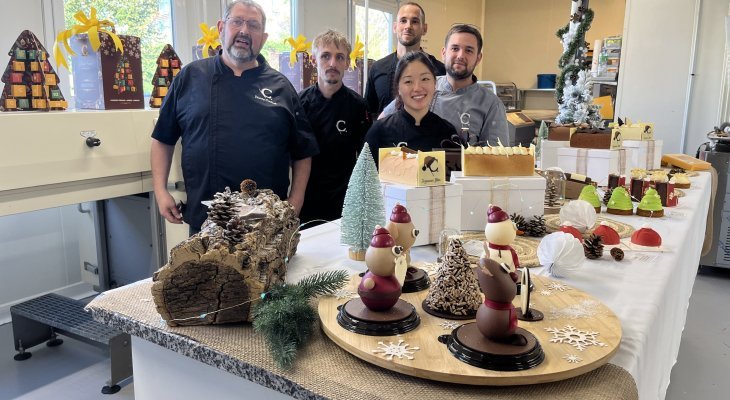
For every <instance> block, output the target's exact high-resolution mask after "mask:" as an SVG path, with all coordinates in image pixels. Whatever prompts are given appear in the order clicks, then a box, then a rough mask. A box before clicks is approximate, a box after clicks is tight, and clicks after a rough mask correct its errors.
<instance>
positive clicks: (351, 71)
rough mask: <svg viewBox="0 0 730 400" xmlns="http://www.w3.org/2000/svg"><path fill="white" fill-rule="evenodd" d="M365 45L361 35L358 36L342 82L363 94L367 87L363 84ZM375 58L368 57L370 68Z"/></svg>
mask: <svg viewBox="0 0 730 400" xmlns="http://www.w3.org/2000/svg"><path fill="white" fill-rule="evenodd" d="M364 46H365V45H364V44H363V43H362V42H361V41H360V36H359V35H358V36H356V39H355V45H354V46H353V47H352V51H351V52H350V67H349V68H348V69H347V70H345V75H344V76H343V77H342V83H343V84H344V85H345V86H347V87H348V88H350V89H352V90H354V91H355V92H357V94H359V95H360V96H362V94H363V92H364V91H365V89H364V88H363V86H362V83H363V71H364V68H363V67H364V65H365V61H364V59H363V56H364V52H363V50H362V49H363V47H364ZM373 62H375V60H373V59H370V58H368V70H369V69H370V68H371V67H372V66H373Z"/></svg>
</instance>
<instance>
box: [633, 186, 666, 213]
mask: <svg viewBox="0 0 730 400" xmlns="http://www.w3.org/2000/svg"><path fill="white" fill-rule="evenodd" d="M636 215H641V216H642V217H650V218H659V217H663V216H664V208H663V207H662V198H661V197H659V193H658V192H657V191H656V189H654V188H652V187H650V188H649V189H647V190H646V193H644V197H642V198H641V202H640V203H639V206H638V207H637V208H636Z"/></svg>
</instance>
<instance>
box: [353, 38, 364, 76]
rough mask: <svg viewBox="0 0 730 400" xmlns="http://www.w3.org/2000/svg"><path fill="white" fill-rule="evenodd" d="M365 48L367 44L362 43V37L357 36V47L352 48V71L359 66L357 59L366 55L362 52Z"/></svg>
mask: <svg viewBox="0 0 730 400" xmlns="http://www.w3.org/2000/svg"><path fill="white" fill-rule="evenodd" d="M364 47H365V44H363V42H361V41H360V35H356V36H355V46H353V47H352V51H351V52H350V69H351V70H353V69H355V67H356V66H357V65H356V64H357V58H358V57H363V56H364V55H365V52H364V51H363V50H362V49H363V48H364Z"/></svg>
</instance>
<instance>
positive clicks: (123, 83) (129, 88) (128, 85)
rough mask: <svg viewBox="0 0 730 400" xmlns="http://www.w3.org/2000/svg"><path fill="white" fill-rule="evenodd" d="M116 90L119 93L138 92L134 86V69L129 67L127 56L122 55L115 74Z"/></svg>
mask: <svg viewBox="0 0 730 400" xmlns="http://www.w3.org/2000/svg"><path fill="white" fill-rule="evenodd" d="M114 81H115V84H114V89H115V90H116V91H117V93H126V92H136V91H137V87H136V86H135V85H134V78H133V75H132V68H131V66H130V65H129V60H128V59H127V55H126V53H125V54H122V56H121V57H119V62H117V70H116V72H115V73H114Z"/></svg>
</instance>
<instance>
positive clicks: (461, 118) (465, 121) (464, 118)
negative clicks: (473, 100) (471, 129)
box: [459, 113, 471, 126]
mask: <svg viewBox="0 0 730 400" xmlns="http://www.w3.org/2000/svg"><path fill="white" fill-rule="evenodd" d="M470 118H471V115H470V114H469V113H461V114H459V121H461V125H466V126H469V119H470Z"/></svg>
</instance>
